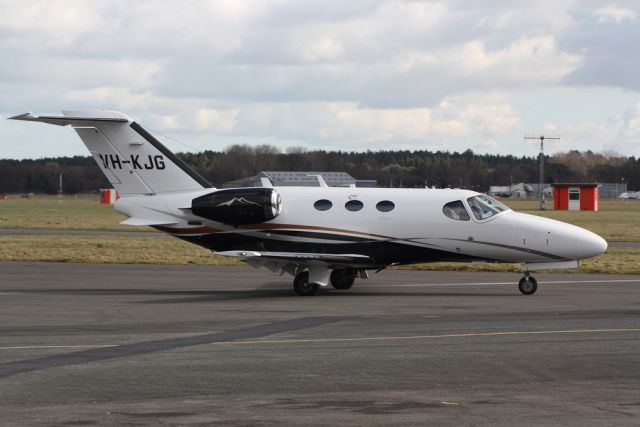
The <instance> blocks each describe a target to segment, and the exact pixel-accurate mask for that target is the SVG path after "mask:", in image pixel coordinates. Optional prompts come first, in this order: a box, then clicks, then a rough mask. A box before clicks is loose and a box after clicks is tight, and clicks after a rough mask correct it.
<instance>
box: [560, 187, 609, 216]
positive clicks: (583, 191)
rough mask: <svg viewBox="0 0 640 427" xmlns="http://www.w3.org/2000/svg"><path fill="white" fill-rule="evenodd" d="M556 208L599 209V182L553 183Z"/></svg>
mask: <svg viewBox="0 0 640 427" xmlns="http://www.w3.org/2000/svg"><path fill="white" fill-rule="evenodd" d="M553 208H554V209H555V210H564V211H566V210H570V211H597V210H598V184H553Z"/></svg>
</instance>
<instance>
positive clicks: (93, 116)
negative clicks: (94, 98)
mask: <svg viewBox="0 0 640 427" xmlns="http://www.w3.org/2000/svg"><path fill="white" fill-rule="evenodd" d="M9 120H24V121H28V122H42V123H48V124H50V125H58V126H67V125H71V124H76V125H82V124H89V123H127V122H130V121H131V119H130V118H129V117H127V116H126V115H124V114H122V113H118V112H115V111H87V112H84V114H82V115H78V116H75V115H70V116H34V115H33V114H32V113H25V114H18V115H17V116H13V117H9Z"/></svg>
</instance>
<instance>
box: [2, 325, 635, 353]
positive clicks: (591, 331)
mask: <svg viewBox="0 0 640 427" xmlns="http://www.w3.org/2000/svg"><path fill="white" fill-rule="evenodd" d="M623 332H640V328H618V329H567V330H551V331H503V332H465V333H459V334H443V335H408V336H379V337H357V338H308V339H283V340H246V341H219V342H213V343H211V344H210V345H257V344H319V343H333V342H335V343H340V342H362V341H401V340H431V339H444V338H473V337H500V336H526V335H561V334H602V333H623ZM121 345H122V344H100V345H24V346H9V347H0V350H51V349H101V348H113V347H120V346H121Z"/></svg>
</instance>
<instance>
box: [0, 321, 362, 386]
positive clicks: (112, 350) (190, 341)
mask: <svg viewBox="0 0 640 427" xmlns="http://www.w3.org/2000/svg"><path fill="white" fill-rule="evenodd" d="M350 318H352V316H322V317H318V316H316V317H302V318H296V319H289V320H283V321H277V322H272V323H267V324H262V325H257V326H250V327H246V328H239V329H234V330H230V331H223V332H214V333H210V334H203V335H196V336H187V337H178V338H168V339H162V340H156V341H142V342H136V343H130V344H123V345H118V346H116V347H107V348H96V349H91V350H84V351H74V352H70V353H63V354H55V355H51V356H44V357H39V358H34V359H26V360H17V361H11V362H7V363H0V378H7V377H11V376H14V375H18V374H23V373H28V372H34V371H40V370H43V369H50V368H56V367H65V366H73V365H79V364H85V363H91V362H99V361H103V360H112V359H119V358H123V357H131V356H138V355H142V354H149V353H155V352H158V351H167V350H174V349H178V348H183V347H191V346H197V345H206V344H214V343H217V342H229V341H238V340H243V339H256V338H263V337H266V336H269V335H274V334H279V333H283V332H292V331H299V330H302V329H307V328H313V327H317V326H321V325H326V324H329V323H335V322H339V321H341V320H348V319H350Z"/></svg>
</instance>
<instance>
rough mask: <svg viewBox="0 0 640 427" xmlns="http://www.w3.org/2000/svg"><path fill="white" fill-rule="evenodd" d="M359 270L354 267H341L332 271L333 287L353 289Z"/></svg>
mask: <svg viewBox="0 0 640 427" xmlns="http://www.w3.org/2000/svg"><path fill="white" fill-rule="evenodd" d="M357 275H358V271H357V270H356V269H354V268H340V269H338V270H333V271H332V272H331V276H330V280H331V286H333V289H351V287H352V286H353V282H355V281H356V276H357Z"/></svg>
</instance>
